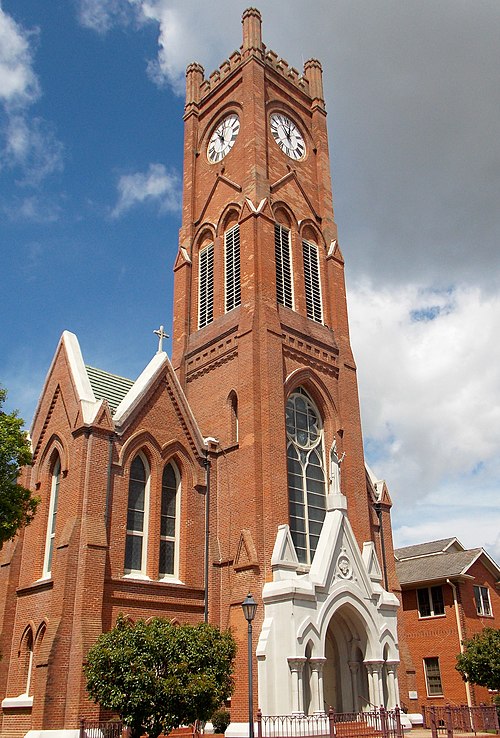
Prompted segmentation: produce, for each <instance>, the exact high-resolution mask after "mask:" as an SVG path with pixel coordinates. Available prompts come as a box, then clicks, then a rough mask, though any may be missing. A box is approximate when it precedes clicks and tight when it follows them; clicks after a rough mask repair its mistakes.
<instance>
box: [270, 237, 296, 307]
mask: <svg viewBox="0 0 500 738" xmlns="http://www.w3.org/2000/svg"><path fill="white" fill-rule="evenodd" d="M274 254H275V261H276V299H277V301H278V303H279V304H280V305H284V306H285V307H287V308H293V287H292V259H291V255H290V231H289V229H288V228H285V227H284V226H282V225H279V224H278V223H276V224H275V226H274Z"/></svg>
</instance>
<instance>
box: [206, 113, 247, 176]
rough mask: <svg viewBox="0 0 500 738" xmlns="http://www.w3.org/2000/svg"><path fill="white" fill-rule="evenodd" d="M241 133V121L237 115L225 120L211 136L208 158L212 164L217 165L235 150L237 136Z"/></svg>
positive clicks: (232, 114) (229, 116) (233, 114)
mask: <svg viewBox="0 0 500 738" xmlns="http://www.w3.org/2000/svg"><path fill="white" fill-rule="evenodd" d="M239 131H240V119H239V118H238V116H237V115H236V114H235V113H231V115H228V116H226V118H223V120H221V121H220V122H219V123H218V124H217V128H216V129H215V130H214V132H213V133H212V135H211V136H210V140H209V142H208V146H207V158H208V161H209V162H210V163H211V164H216V163H217V162H218V161H220V160H221V159H223V158H224V157H225V156H226V154H229V152H230V151H231V149H232V148H233V146H234V144H235V141H236V136H237V135H238V133H239Z"/></svg>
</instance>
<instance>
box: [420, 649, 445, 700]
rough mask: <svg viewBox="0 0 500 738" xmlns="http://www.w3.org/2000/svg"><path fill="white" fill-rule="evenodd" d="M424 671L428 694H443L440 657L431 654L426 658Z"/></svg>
mask: <svg viewBox="0 0 500 738" xmlns="http://www.w3.org/2000/svg"><path fill="white" fill-rule="evenodd" d="M424 672H425V684H426V686H427V694H428V696H429V697H434V696H436V695H441V694H443V685H442V683H441V670H440V668H439V659H438V657H437V656H431V657H429V658H426V659H424Z"/></svg>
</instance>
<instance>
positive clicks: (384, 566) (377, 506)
mask: <svg viewBox="0 0 500 738" xmlns="http://www.w3.org/2000/svg"><path fill="white" fill-rule="evenodd" d="M373 507H374V509H375V512H376V513H377V517H378V526H379V531H380V548H381V549H382V569H383V571H384V588H385V590H386V592H388V591H389V578H388V576H387V559H386V556H385V543H384V526H383V525H382V505H381V504H380V502H376V503H375V505H374V506H373Z"/></svg>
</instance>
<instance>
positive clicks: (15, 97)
mask: <svg viewBox="0 0 500 738" xmlns="http://www.w3.org/2000/svg"><path fill="white" fill-rule="evenodd" d="M30 36H31V37H32V36H33V33H30V32H28V31H26V30H25V29H23V28H22V27H21V26H20V25H18V24H17V23H16V22H15V20H14V19H13V18H11V16H9V15H7V13H5V12H4V11H3V9H2V8H1V7H0V99H1V100H2V101H3V102H4V104H7V105H9V106H15V105H26V104H29V103H31V102H33V101H34V100H36V99H37V97H38V96H39V94H40V86H39V83H38V79H37V76H36V74H35V72H34V71H33V59H32V51H31V48H30Z"/></svg>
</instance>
